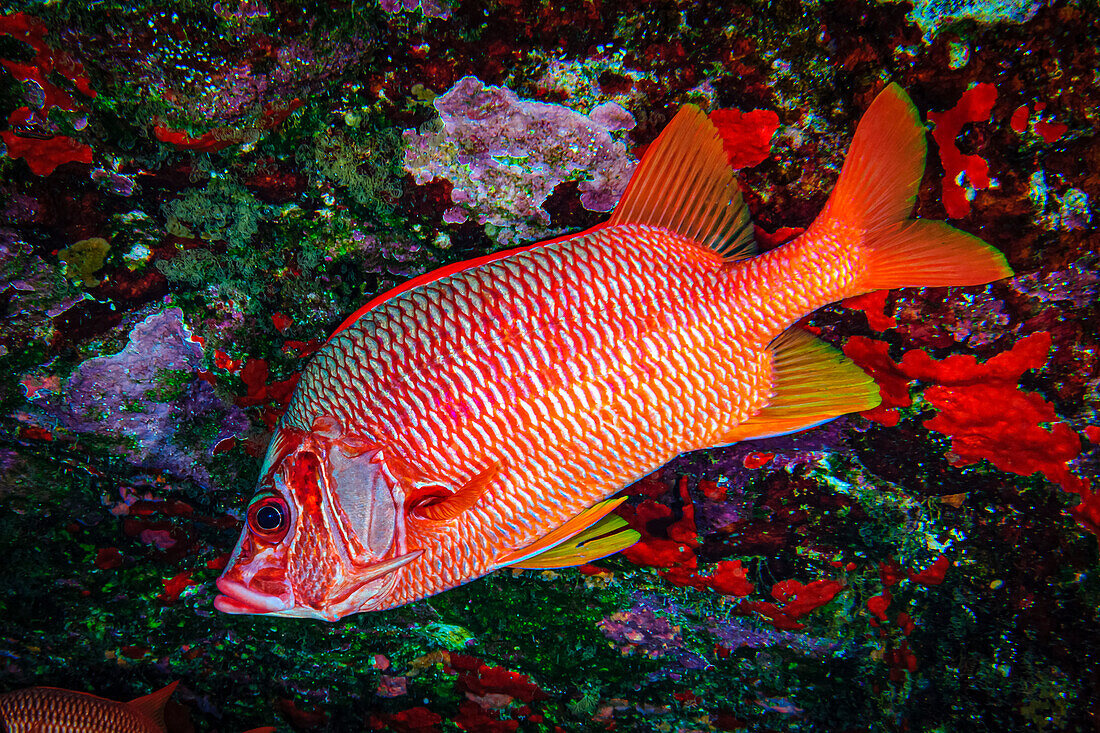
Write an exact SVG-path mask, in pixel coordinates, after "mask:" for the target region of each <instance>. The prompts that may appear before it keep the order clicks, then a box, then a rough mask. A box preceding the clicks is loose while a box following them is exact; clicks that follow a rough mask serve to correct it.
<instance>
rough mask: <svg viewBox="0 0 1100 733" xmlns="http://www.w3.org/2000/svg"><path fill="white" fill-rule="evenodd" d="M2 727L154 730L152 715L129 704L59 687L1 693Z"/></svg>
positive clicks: (36, 731) (12, 732)
mask: <svg viewBox="0 0 1100 733" xmlns="http://www.w3.org/2000/svg"><path fill="white" fill-rule="evenodd" d="M0 729H3V730H5V731H7V732H8V733H32V731H33V733H102V732H103V731H112V732H113V733H151V732H152V731H155V730H157V728H155V727H154V726H153V724H152V722H151V721H150V719H149V718H148V716H146V715H144V714H142V713H139V712H136V711H133V710H131V709H130V708H129V707H128V706H127V705H126V704H125V703H120V702H114V701H112V700H105V699H103V698H100V697H95V696H93V695H87V694H83V693H78V692H73V691H69V690H59V689H55V688H41V687H39V688H29V689H25V690H17V691H15V692H10V693H7V694H5V695H0Z"/></svg>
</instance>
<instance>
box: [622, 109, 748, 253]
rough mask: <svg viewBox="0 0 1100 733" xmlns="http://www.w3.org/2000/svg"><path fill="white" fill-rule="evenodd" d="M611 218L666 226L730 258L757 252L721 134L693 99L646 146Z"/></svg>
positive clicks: (625, 221)
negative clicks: (651, 142)
mask: <svg viewBox="0 0 1100 733" xmlns="http://www.w3.org/2000/svg"><path fill="white" fill-rule="evenodd" d="M607 223H608V225H615V224H648V225H651V226H659V227H665V228H666V229H670V230H672V231H674V232H676V233H677V234H679V235H681V236H684V237H687V238H688V239H691V240H694V241H696V242H698V243H699V246H701V247H706V248H708V249H712V250H714V251H715V252H718V253H720V254H722V255H724V256H725V257H726V258H727V259H729V260H738V259H744V258H745V257H749V256H751V255H753V254H755V252H756V244H755V242H754V241H753V238H752V222H751V221H750V220H749V211H748V208H747V207H746V206H745V201H744V199H742V198H741V189H740V188H739V187H738V185H737V179H736V178H735V177H734V175H733V170H732V169H731V168H730V167H729V162H728V159H727V158H726V151H725V150H724V149H723V147H722V139H721V137H720V136H719V134H718V130H717V129H716V128H715V127H714V124H713V123H711V121H710V120H709V119H707V116H706V115H705V114H703V112H702V111H701V110H700V109H699V108H698V107H696V106H695V105H693V104H686V105H684V106H683V107H682V108H681V109H680V111H679V112H678V113H676V116H675V117H673V118H672V122H670V123H668V127H666V128H665V129H664V131H663V132H662V133H661V134H660V135H659V136H658V137H657V139H656V140H655V141H654V142H653V144H652V145H650V146H649V149H648V150H646V153H645V155H644V156H642V162H641V163H639V164H638V167H637V169H635V171H634V175H633V176H632V177H631V179H630V183H629V184H628V185H627V187H626V192H625V193H623V197H622V199H620V200H619V205H618V206H617V207H616V208H615V211H614V213H613V214H612V215H611V219H610V220H609V221H608V222H607Z"/></svg>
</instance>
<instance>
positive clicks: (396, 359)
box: [284, 226, 763, 602]
mask: <svg viewBox="0 0 1100 733" xmlns="http://www.w3.org/2000/svg"><path fill="white" fill-rule="evenodd" d="M567 262H584V263H586V266H585V267H581V268H569V267H567V266H566V264H565V263H567ZM720 264H721V262H720V260H719V259H718V258H715V257H713V256H707V253H705V252H702V251H701V250H699V248H698V246H697V245H695V244H694V243H692V242H689V241H687V240H684V239H683V238H679V237H675V236H674V235H671V234H669V233H668V232H666V231H662V230H652V229H650V228H646V227H640V226H623V227H618V228H616V229H614V230H612V229H605V230H602V231H599V232H597V233H595V234H589V235H584V236H580V237H577V238H574V239H567V240H564V241H560V242H558V243H555V244H553V245H551V246H549V247H546V248H542V249H537V250H530V251H527V252H524V253H522V255H521V256H519V257H516V258H515V259H514V260H511V261H504V262H501V263H493V264H491V265H488V266H485V267H482V268H479V269H478V270H476V271H467V272H460V273H457V274H455V275H453V276H451V277H449V278H445V279H443V280H440V281H436V282H435V283H434V284H433V286H432V288H431V290H432V297H430V298H428V297H425V295H424V293H422V292H418V291H412V292H409V293H406V294H403V295H401V296H398V297H397V298H394V299H393V300H391V301H389V302H388V303H387V305H386V307H385V308H380V309H377V310H375V311H371V312H369V313H367V314H365V315H364V316H363V317H362V318H361V319H360V320H359V322H357V323H355V324H354V325H353V326H351V327H350V328H348V329H346V330H345V331H343V332H342V333H340V334H338V335H337V336H336V337H335V338H333V339H332V341H331V342H330V343H329V344H328V345H326V347H324V349H322V351H321V352H320V353H319V354H318V356H317V359H316V360H315V361H314V362H313V363H312V364H311V365H310V367H308V368H307V370H306V372H305V373H304V374H303V376H302V380H301V383H300V385H299V392H298V394H297V396H296V398H295V400H294V401H293V403H292V404H291V406H290V408H289V409H288V411H287V414H286V416H285V418H284V422H285V423H286V424H287V425H290V426H293V427H297V428H299V429H302V430H304V429H307V428H308V426H309V425H311V424H312V422H313V420H314V419H315V418H317V417H319V416H321V415H335V416H338V417H339V418H340V419H341V420H342V421H344V423H345V424H344V428H345V430H347V431H349V432H352V433H356V434H360V435H363V436H370V437H371V438H373V439H375V440H380V441H381V442H382V443H383V445H388V446H391V447H392V449H393V450H395V451H396V452H398V453H399V454H400V455H401V456H402V458H403V459H404V460H405V461H407V462H408V463H410V464H411V465H414V466H416V467H417V468H418V469H420V470H422V471H423V472H424V473H425V475H427V476H428V477H431V478H435V479H444V478H446V479H447V480H448V481H450V482H452V483H457V484H461V483H462V481H464V480H466V479H468V478H469V477H470V476H472V475H473V474H474V473H475V472H476V471H477V470H478V469H479V468H480V467H483V466H484V465H485V464H486V463H488V462H490V461H495V460H500V461H502V463H503V466H502V469H501V472H500V475H499V476H498V478H497V482H496V484H495V485H494V486H493V488H492V489H491V490H490V491H489V492H488V493H487V494H486V495H485V496H484V497H483V498H482V500H481V502H480V503H479V506H478V507H477V508H476V509H475V510H473V511H471V512H468V516H464V517H461V518H459V520H457V523H456V524H455V525H454V527H453V530H452V531H448V532H447V533H446V534H447V537H446V538H443V537H441V536H433V537H425V538H423V540H424V541H425V542H426V549H425V555H424V556H423V557H422V558H421V559H419V560H417V561H415V563H414V564H419V563H426V564H435V562H436V560H437V559H439V558H437V554H442V555H443V557H442V560H443V563H442V567H445V568H446V567H453V568H454V569H455V570H456V571H457V572H454V573H446V572H445V573H444V574H443V575H442V576H441V577H439V578H437V579H436V581H437V583H438V584H439V585H440V587H425V586H423V585H422V582H423V581H422V578H423V575H422V574H420V573H415V572H410V573H406V574H404V577H405V578H407V579H408V580H407V582H404V583H402V582H399V583H398V586H397V587H396V588H395V589H394V594H395V599H396V600H398V601H399V602H400V601H402V600H403V599H404V598H405V597H406V596H407V597H412V596H419V595H423V594H424V593H425V592H435V591H436V590H439V589H441V588H442V587H443V586H447V585H453V584H456V583H457V582H460V580H461V576H463V575H465V574H467V573H469V572H479V571H481V570H483V569H485V568H488V567H490V566H492V565H493V564H494V563H495V562H496V560H497V557H498V556H499V555H500V554H501V553H502V552H504V551H510V550H512V549H514V548H515V547H518V546H522V545H523V544H526V543H529V542H531V541H533V540H534V539H536V538H537V537H539V536H541V535H542V534H545V533H546V532H547V531H549V530H550V529H553V528H554V527H555V526H556V525H557V524H558V523H560V518H559V517H560V514H561V512H562V511H563V510H564V511H566V512H570V513H575V512H579V511H580V510H582V509H583V508H585V507H586V506H588V505H590V504H591V503H592V502H593V501H595V500H597V499H599V498H602V497H603V496H605V495H606V494H607V493H608V490H609V487H612V486H621V485H623V484H624V483H628V482H631V481H633V480H636V479H637V478H640V477H641V476H643V475H645V474H646V473H648V472H649V470H650V467H651V466H652V465H653V464H654V463H662V462H664V461H665V460H668V459H669V458H671V457H673V456H675V455H678V454H679V453H681V452H684V451H685V450H690V449H692V448H697V447H700V444H701V443H703V442H705V440H706V437H707V436H708V434H711V433H714V432H716V431H718V430H720V429H721V428H722V427H725V426H726V425H729V424H732V423H733V422H735V421H738V420H739V419H740V418H739V416H743V415H746V414H748V412H749V410H750V409H751V406H752V401H751V395H752V394H753V393H754V392H755V391H759V384H758V382H759V381H760V379H762V378H763V375H762V373H757V374H756V375H750V374H746V373H739V370H737V369H732V368H730V367H731V366H734V365H747V364H748V362H749V359H748V358H747V357H746V356H745V355H742V354H739V353H737V350H736V349H735V348H732V347H731V346H730V342H729V340H728V339H727V338H725V337H724V336H723V334H727V335H728V334H729V333H730V332H731V331H732V330H735V328H736V325H735V321H734V320H733V319H731V318H730V316H729V312H728V309H727V306H728V298H727V297H725V295H724V294H723V293H722V292H721V290H720V288H719V285H720V277H719V267H720ZM658 271H660V272H662V278H661V281H660V283H658V282H657V280H656V278H655V277H654V276H653V273H654V272H658ZM596 280H598V281H599V282H600V287H599V288H596V287H595V286H594V282H595V281H596ZM517 293H522V294H523V296H524V297H523V298H522V299H519V298H518V297H517V296H516V294H517ZM593 300H595V301H597V305H596V307H595V308H591V307H588V306H586V307H585V308H583V309H582V308H581V307H580V305H581V304H582V303H591V301H593ZM601 306H608V307H607V308H603V307H601ZM459 319H461V322H459ZM395 323H396V324H399V326H400V327H399V328H396V329H395V328H394V327H393V325H394V324H395ZM643 324H646V325H643ZM509 327H515V328H518V329H519V330H520V332H521V333H522V335H523V340H522V341H521V342H520V343H519V344H516V343H509V339H508V338H506V336H507V332H508V328H509ZM379 333H385V334H388V338H387V339H383V338H379V337H378V336H377V335H376V334H379ZM719 345H721V346H720V347H719ZM337 354H339V355H341V356H339V357H338V356H336V355H337ZM344 359H346V360H349V361H350V362H352V363H355V364H359V365H366V364H369V365H371V366H369V367H366V368H364V369H363V370H362V372H361V374H362V375H364V376H366V379H359V380H355V381H354V382H353V383H352V384H348V383H347V382H344V384H343V385H342V386H343V387H344V390H345V391H335V392H334V391H333V390H332V383H333V381H334V379H335V378H337V375H338V373H339V370H340V369H342V368H343V367H342V366H341V362H342V361H343V360H344ZM716 364H722V365H724V367H725V368H722V369H718V370H716V369H714V366H715V365H716ZM758 372H759V370H758ZM458 374H460V375H462V376H461V377H458V378H456V376H455V375H458ZM754 376H755V381H754V378H753V377H754ZM631 383H636V384H638V385H640V386H641V387H642V399H631V397H630V396H629V393H628V392H627V393H624V391H623V390H622V389H621V387H622V386H624V385H627V384H631ZM458 385H469V386H470V387H473V389H470V388H469V387H466V388H459V387H458ZM590 388H592V389H593V390H594V392H595V394H597V395H601V396H602V398H603V399H604V400H605V404H601V405H600V406H598V407H597V406H596V405H595V404H593V402H592V401H591V398H590V396H589V395H590V394H591V393H590V391H589V389H590ZM448 395H449V396H451V398H452V399H457V400H459V401H460V403H461V404H462V405H464V406H465V407H467V408H468V411H467V412H466V415H465V417H466V419H465V420H458V419H456V417H455V416H456V414H457V411H456V410H454V409H453V408H451V407H449V406H448V405H447V404H446V402H447V396H448ZM433 397H435V399H433ZM600 409H608V410H610V411H611V412H612V413H613V414H614V415H615V416H616V417H617V419H616V420H614V421H610V422H608V421H595V420H593V419H591V418H592V415H593V413H594V412H595V413H597V414H598V413H599V411H600ZM517 415H522V416H524V418H525V419H523V420H516V419H515V418H516V416H517ZM410 436H415V439H410ZM518 446H523V448H518ZM528 446H530V447H531V448H534V447H535V446H540V449H535V450H531V449H528V448H527V447H528ZM452 448H453V449H452ZM586 466H587V467H586ZM532 498H534V499H535V501H534V502H533V503H532V501H531V499H532ZM517 515H522V516H524V517H525V519H526V521H524V522H517V521H516V520H515V519H514V517H516V516H517ZM488 530H496V532H497V533H498V534H499V538H500V541H499V544H497V543H494V544H491V545H486V544H481V545H478V546H475V547H472V546H469V545H465V544H462V543H458V544H457V545H456V544H454V543H453V541H452V539H451V538H452V536H470V535H473V534H484V533H485V532H486V531H488ZM418 539H420V538H418ZM406 585H407V586H408V587H407V588H406V587H404V586H406Z"/></svg>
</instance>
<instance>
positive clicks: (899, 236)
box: [814, 84, 1012, 292]
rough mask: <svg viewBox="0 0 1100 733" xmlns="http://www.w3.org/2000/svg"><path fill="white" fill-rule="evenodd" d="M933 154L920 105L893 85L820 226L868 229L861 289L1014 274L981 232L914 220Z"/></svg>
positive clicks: (861, 131)
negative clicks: (927, 161)
mask: <svg viewBox="0 0 1100 733" xmlns="http://www.w3.org/2000/svg"><path fill="white" fill-rule="evenodd" d="M926 152H927V143H926V142H925V130H924V125H923V124H921V120H920V115H919V114H918V113H917V108H916V106H914V104H913V101H912V100H911V99H910V98H909V95H907V94H906V93H905V92H904V91H903V90H902V88H901V87H899V86H898V85H897V84H891V85H890V86H888V87H886V88H885V89H884V90H882V92H881V93H880V94H879V95H878V96H877V97H875V101H874V102H872V103H871V106H870V107H868V108H867V111H866V112H865V113H864V115H863V119H861V120H860V122H859V125H858V126H857V127H856V134H855V137H854V138H853V139H852V145H851V147H850V148H849V149H848V157H847V158H846V159H845V161H844V167H843V168H842V169H841V171H840V178H839V179H838V180H837V184H836V188H834V189H833V193H832V195H831V196H830V197H829V203H828V204H827V205H826V208H825V210H824V211H823V212H822V214H821V216H820V217H819V219H818V221H817V222H815V223H814V226H815V228H816V227H819V226H821V227H829V226H830V225H839V226H840V227H841V228H842V229H844V230H846V231H851V230H852V229H857V230H859V231H862V236H861V238H860V242H859V249H860V252H861V254H862V264H863V267H864V270H863V274H862V276H861V278H860V280H859V283H858V285H859V288H858V291H859V292H866V291H869V290H880V289H883V288H897V287H904V286H929V287H930V286H944V285H980V284H982V283H987V282H991V281H993V280H1000V279H1001V278H1003V277H1008V276H1010V275H1011V274H1012V268H1010V267H1009V266H1008V263H1007V262H1006V261H1005V258H1004V255H1002V254H1001V253H1000V252H998V251H997V250H995V249H993V248H992V247H990V246H989V245H988V244H986V243H985V242H983V241H982V240H981V239H979V238H978V237H975V236H974V235H972V234H967V233H966V232H963V231H960V230H959V229H956V228H954V227H952V226H950V225H948V224H945V223H943V222H941V221H926V220H915V219H911V218H909V215H910V214H911V213H912V211H913V206H914V204H915V203H916V199H917V189H918V187H919V186H920V181H921V177H922V176H923V175H924V159H925V154H926Z"/></svg>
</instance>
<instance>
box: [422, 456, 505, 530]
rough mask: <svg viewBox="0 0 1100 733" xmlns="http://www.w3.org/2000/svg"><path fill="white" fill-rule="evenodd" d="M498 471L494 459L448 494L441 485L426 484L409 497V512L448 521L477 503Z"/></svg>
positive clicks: (498, 465)
mask: <svg viewBox="0 0 1100 733" xmlns="http://www.w3.org/2000/svg"><path fill="white" fill-rule="evenodd" d="M498 473H500V462H499V461H496V462H493V463H492V464H490V465H489V467H488V468H486V469H485V470H484V471H482V472H481V473H479V474H477V475H476V476H474V477H473V478H471V479H470V480H469V481H467V482H466V483H465V484H463V485H462V486H460V487H459V488H458V489H456V490H455V491H453V492H451V493H449V494H448V493H444V491H443V487H442V486H439V487H438V489H436V487H433V486H427V487H425V490H424V491H423V493H422V494H421V495H420V496H417V495H416V494H415V493H414V494H413V495H412V496H410V497H409V499H410V504H411V506H410V507H409V514H410V515H411V516H413V517H416V518H417V519H426V520H429V521H431V522H447V521H450V520H452V519H454V518H455V517H458V516H459V515H461V514H462V513H463V512H465V511H466V510H467V509H470V508H471V507H473V506H474V505H475V504H477V500H478V499H480V498H481V495H482V494H484V493H485V492H486V491H488V490H489V487H490V486H492V484H493V480H494V479H495V478H496V477H497V474H498Z"/></svg>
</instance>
